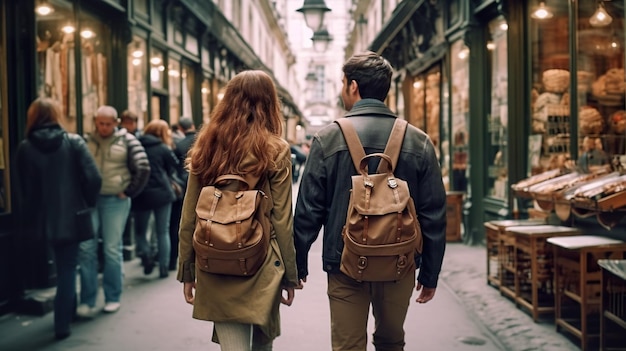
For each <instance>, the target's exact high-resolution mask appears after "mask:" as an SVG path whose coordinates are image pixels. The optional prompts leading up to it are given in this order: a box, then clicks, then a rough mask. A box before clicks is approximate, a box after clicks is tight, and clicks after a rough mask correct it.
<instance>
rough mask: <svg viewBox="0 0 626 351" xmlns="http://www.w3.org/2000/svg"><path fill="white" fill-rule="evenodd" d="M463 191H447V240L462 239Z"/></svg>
mask: <svg viewBox="0 0 626 351" xmlns="http://www.w3.org/2000/svg"><path fill="white" fill-rule="evenodd" d="M463 195H464V193H463V192H460V191H449V192H447V193H446V221H447V222H448V223H447V226H446V241H460V240H461V225H462V223H463Z"/></svg>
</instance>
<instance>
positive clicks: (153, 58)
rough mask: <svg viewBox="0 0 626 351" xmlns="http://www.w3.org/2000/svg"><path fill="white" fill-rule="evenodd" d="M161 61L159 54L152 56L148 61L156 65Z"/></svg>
mask: <svg viewBox="0 0 626 351" xmlns="http://www.w3.org/2000/svg"><path fill="white" fill-rule="evenodd" d="M161 62H162V60H161V58H160V57H159V56H152V58H150V63H151V64H153V65H155V66H157V65H160V64H161Z"/></svg>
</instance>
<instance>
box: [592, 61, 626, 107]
mask: <svg viewBox="0 0 626 351" xmlns="http://www.w3.org/2000/svg"><path fill="white" fill-rule="evenodd" d="M625 90H626V82H624V69H623V68H611V69H609V70H608V71H606V73H605V74H603V75H601V76H600V77H598V79H597V80H596V81H595V82H593V83H592V84H591V94H592V95H593V96H594V97H595V98H596V99H597V100H598V102H599V103H600V104H602V105H604V106H619V105H622V103H623V101H624V91H625Z"/></svg>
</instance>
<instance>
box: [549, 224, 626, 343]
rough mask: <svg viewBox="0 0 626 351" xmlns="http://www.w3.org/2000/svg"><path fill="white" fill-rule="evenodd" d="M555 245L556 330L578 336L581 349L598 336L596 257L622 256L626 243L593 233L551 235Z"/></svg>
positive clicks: (612, 257)
mask: <svg viewBox="0 0 626 351" xmlns="http://www.w3.org/2000/svg"><path fill="white" fill-rule="evenodd" d="M548 243H550V244H552V246H553V247H554V264H555V271H554V282H555V287H556V294H555V305H556V306H555V317H556V329H557V331H560V330H561V329H560V328H562V329H563V330H565V331H567V332H569V333H571V334H572V335H574V336H576V337H577V338H578V339H580V344H581V345H580V348H581V349H582V350H583V351H585V350H587V349H588V344H589V341H590V340H592V339H596V340H598V339H599V337H600V307H601V306H600V304H601V303H600V300H601V299H600V296H601V288H602V287H601V270H600V266H599V265H598V259H623V258H624V255H625V254H626V243H624V242H623V241H620V240H615V239H610V238H605V237H601V236H593V235H580V236H571V237H566V238H550V239H548Z"/></svg>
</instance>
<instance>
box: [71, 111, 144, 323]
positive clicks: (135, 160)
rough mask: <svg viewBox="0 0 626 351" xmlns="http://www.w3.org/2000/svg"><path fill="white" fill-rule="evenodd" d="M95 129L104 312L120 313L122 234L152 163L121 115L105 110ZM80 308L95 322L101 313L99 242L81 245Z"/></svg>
mask: <svg viewBox="0 0 626 351" xmlns="http://www.w3.org/2000/svg"><path fill="white" fill-rule="evenodd" d="M94 125H95V129H96V130H95V131H94V132H93V133H92V134H90V135H88V136H87V146H88V147H89V151H90V152H91V154H92V155H93V157H94V158H95V160H96V165H97V166H98V169H99V170H100V174H101V176H102V188H101V189H100V195H99V196H98V201H97V203H96V212H95V213H94V223H95V228H96V232H97V233H99V234H100V235H101V237H102V245H103V247H102V249H103V253H104V268H103V274H102V287H103V290H104V300H105V305H104V312H108V313H113V312H117V311H118V310H119V309H120V297H121V295H122V285H123V284H122V283H123V279H124V275H123V265H122V263H123V247H122V234H123V233H124V227H125V225H126V220H127V218H128V214H129V212H130V206H131V198H133V197H135V196H137V195H138V194H139V193H140V192H141V191H142V190H143V188H144V186H145V185H146V182H147V181H148V177H149V175H150V164H149V163H148V157H147V156H146V152H145V151H144V148H143V146H141V143H139V141H138V140H137V138H135V137H134V136H133V135H132V134H131V133H129V132H128V131H127V130H126V129H124V128H122V129H118V128H117V125H118V119H117V111H116V110H115V108H113V107H111V106H101V107H99V108H98V110H97V111H96V116H95V118H94ZM78 262H79V264H80V286H81V289H80V305H79V306H78V309H77V314H78V315H79V316H81V317H83V318H91V317H93V316H94V315H95V314H96V313H97V312H98V310H97V308H96V298H97V296H98V238H95V239H92V240H87V241H84V242H82V243H81V244H80V253H79V256H78Z"/></svg>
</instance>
